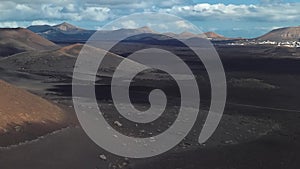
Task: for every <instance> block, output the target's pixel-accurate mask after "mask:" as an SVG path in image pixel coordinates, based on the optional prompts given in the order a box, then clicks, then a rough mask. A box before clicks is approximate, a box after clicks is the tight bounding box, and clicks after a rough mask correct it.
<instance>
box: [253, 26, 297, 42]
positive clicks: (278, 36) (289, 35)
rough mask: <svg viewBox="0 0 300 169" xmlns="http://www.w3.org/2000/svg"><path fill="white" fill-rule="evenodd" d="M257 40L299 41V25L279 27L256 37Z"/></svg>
mask: <svg viewBox="0 0 300 169" xmlns="http://www.w3.org/2000/svg"><path fill="white" fill-rule="evenodd" d="M256 39H257V40H259V41H267V40H269V41H275V42H282V41H300V26H298V27H286V28H279V29H274V30H272V31H270V32H269V33H267V34H265V35H263V36H260V37H258V38H256Z"/></svg>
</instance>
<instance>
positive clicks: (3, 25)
mask: <svg viewBox="0 0 300 169" xmlns="http://www.w3.org/2000/svg"><path fill="white" fill-rule="evenodd" d="M0 27H1V28H17V27H19V25H18V23H17V22H0Z"/></svg>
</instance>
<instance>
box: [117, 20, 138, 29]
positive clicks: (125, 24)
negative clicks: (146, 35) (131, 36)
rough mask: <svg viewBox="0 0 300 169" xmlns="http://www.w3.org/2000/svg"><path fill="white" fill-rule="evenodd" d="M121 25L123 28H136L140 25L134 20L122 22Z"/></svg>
mask: <svg viewBox="0 0 300 169" xmlns="http://www.w3.org/2000/svg"><path fill="white" fill-rule="evenodd" d="M121 26H122V28H127V29H134V28H138V27H140V25H139V24H138V23H136V22H135V21H133V20H128V21H123V22H121Z"/></svg>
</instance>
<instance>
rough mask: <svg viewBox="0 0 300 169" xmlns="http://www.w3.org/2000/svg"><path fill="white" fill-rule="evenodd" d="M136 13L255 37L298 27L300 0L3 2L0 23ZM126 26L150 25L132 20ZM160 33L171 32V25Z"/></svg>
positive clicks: (91, 20)
mask: <svg viewBox="0 0 300 169" xmlns="http://www.w3.org/2000/svg"><path fill="white" fill-rule="evenodd" d="M137 12H160V13H168V14H172V15H176V16H179V17H182V18H184V19H186V20H188V21H189V22H191V23H192V24H194V25H196V26H197V27H199V28H200V29H201V30H202V31H204V32H207V31H214V32H217V33H219V34H222V35H225V36H227V37H246V38H250V37H257V36H260V35H262V34H264V33H266V32H268V31H270V30H272V29H276V28H280V27H287V26H299V25H300V1H299V0H210V1H204V0H168V1H163V0H144V1H141V0H126V1H125V0H53V1H49V0H30V1H28V0H13V1H5V0H4V1H3V0H2V1H1V3H0V16H1V17H0V27H27V26H29V25H45V24H48V25H56V24H59V23H61V22H69V23H71V24H74V25H76V26H79V27H82V28H85V29H99V28H101V27H102V26H103V25H105V24H107V23H109V22H111V21H113V20H115V19H117V18H119V17H122V16H127V15H130V14H134V13H137ZM159 19H160V18H157V20H159ZM162 24H163V23H162ZM122 26H123V27H124V28H135V27H142V26H149V25H147V23H143V22H139V23H135V21H133V20H130V21H128V22H124V24H122ZM175 26H178V27H182V26H184V25H183V24H182V23H176V25H175ZM150 27H151V25H150ZM162 28H163V27H162ZM158 31H162V32H170V31H171V32H172V29H171V28H167V29H166V30H163V29H161V30H158Z"/></svg>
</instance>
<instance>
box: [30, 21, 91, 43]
mask: <svg viewBox="0 0 300 169" xmlns="http://www.w3.org/2000/svg"><path fill="white" fill-rule="evenodd" d="M27 29H29V30H31V31H32V32H35V33H37V34H38V35H41V36H42V37H44V38H46V39H48V40H50V41H52V42H56V43H60V42H85V41H87V40H88V39H89V38H90V36H91V35H93V34H94V33H95V32H96V31H95V30H85V29H81V28H78V27H76V26H73V25H71V24H68V23H66V22H64V23H62V24H59V25H55V26H49V25H34V26H29V27H28V28H27Z"/></svg>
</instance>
